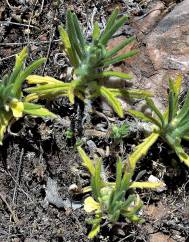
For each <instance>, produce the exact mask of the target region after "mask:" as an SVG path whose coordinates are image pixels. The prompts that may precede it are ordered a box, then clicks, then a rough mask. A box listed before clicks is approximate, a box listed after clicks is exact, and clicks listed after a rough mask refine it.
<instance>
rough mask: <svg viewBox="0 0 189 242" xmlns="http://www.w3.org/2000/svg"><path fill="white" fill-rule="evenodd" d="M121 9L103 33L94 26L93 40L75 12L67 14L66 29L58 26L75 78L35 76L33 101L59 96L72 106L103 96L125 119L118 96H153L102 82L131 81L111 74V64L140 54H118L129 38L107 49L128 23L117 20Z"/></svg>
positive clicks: (32, 78) (121, 19)
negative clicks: (116, 79)
mask: <svg viewBox="0 0 189 242" xmlns="http://www.w3.org/2000/svg"><path fill="white" fill-rule="evenodd" d="M118 14H119V10H118V8H116V9H115V10H114V12H113V13H112V15H111V16H110V18H109V19H108V21H107V25H106V27H105V29H104V31H101V30H100V28H99V25H98V23H97V22H96V23H95V24H94V29H93V32H92V41H91V42H89V41H88V40H87V38H86V37H85V36H84V33H83V30H82V28H81V26H80V24H79V21H78V18H77V16H76V15H75V13H72V12H71V11H67V21H66V27H65V28H64V27H63V26H60V27H59V32H60V38H61V40H62V42H63V44H64V50H65V52H66V54H67V56H68V58H69V61H70V64H71V65H72V66H73V69H74V73H73V77H74V79H73V80H72V81H71V82H70V83H65V82H62V81H58V80H56V79H54V78H50V77H39V76H36V75H32V76H29V77H28V78H27V80H28V83H29V84H37V86H36V87H31V88H27V89H26V91H27V92H29V93H31V98H34V99H35V98H36V97H37V98H52V97H56V96H68V98H69V100H70V102H71V104H73V103H74V101H75V97H76V96H77V97H78V98H79V99H81V100H82V101H84V100H85V99H90V100H91V99H94V98H97V97H103V98H105V100H106V101H107V102H108V103H109V104H110V106H112V108H113V109H114V111H115V112H116V113H117V114H118V115H119V116H120V117H123V116H124V113H123V108H122V106H121V103H120V101H119V99H118V97H126V98H143V97H145V96H151V94H150V93H149V92H147V91H143V90H137V89H134V90H131V89H123V88H108V87H106V86H105V85H103V81H104V80H105V81H106V79H107V78H109V77H118V78H121V79H131V78H132V77H131V75H130V74H126V73H122V72H117V71H111V70H110V68H111V65H113V64H116V63H119V62H120V61H123V60H125V59H127V58H129V57H132V56H134V55H135V54H137V53H138V50H136V49H135V50H131V51H129V52H127V53H125V54H122V55H120V54H119V51H120V50H122V49H123V48H124V47H125V46H126V45H128V44H130V43H131V42H132V41H134V38H133V37H130V38H126V39H125V40H123V42H121V43H120V44H118V45H117V46H116V47H115V48H113V49H112V50H108V48H107V44H108V42H109V40H110V39H111V38H112V37H113V35H114V34H115V32H116V31H117V30H118V29H119V28H121V27H122V26H123V25H124V24H125V22H126V21H127V16H122V17H119V18H118Z"/></svg>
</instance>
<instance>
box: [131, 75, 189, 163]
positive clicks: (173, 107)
mask: <svg viewBox="0 0 189 242" xmlns="http://www.w3.org/2000/svg"><path fill="white" fill-rule="evenodd" d="M181 82H182V77H181V76H179V77H178V78H177V79H176V80H175V81H173V80H169V95H168V108H167V110H166V111H165V113H161V112H160V111H159V109H158V107H156V105H155V104H154V102H153V100H152V99H151V98H146V103H147V105H148V106H149V108H150V109H151V110H152V111H153V112H154V114H155V117H151V116H149V115H145V114H144V113H141V112H138V111H135V110H129V113H130V114H132V115H133V116H135V117H137V118H139V119H141V120H143V121H145V122H149V123H151V124H153V125H152V130H153V132H152V134H151V135H150V136H149V137H147V138H146V139H145V140H144V142H143V143H142V144H140V145H138V146H137V147H136V149H135V151H134V153H133V154H132V155H131V156H130V159H131V160H132V159H134V160H138V159H139V158H140V157H142V156H143V155H145V154H146V153H147V152H148V150H149V148H150V147H151V146H152V145H153V144H154V143H155V142H156V140H157V139H158V137H161V138H162V139H163V140H164V141H165V142H166V143H167V144H168V145H169V146H170V147H171V148H172V149H173V151H174V152H175V153H176V154H177V156H178V157H179V159H180V161H182V162H184V163H185V164H186V165H187V166H188V167H189V156H188V155H187V154H186V152H185V151H184V149H183V147H182V146H181V141H182V139H186V140H189V91H188V93H187V95H186V98H185V101H184V104H183V105H182V107H180V106H179V94H180V91H181Z"/></svg>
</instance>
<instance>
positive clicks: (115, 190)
mask: <svg viewBox="0 0 189 242" xmlns="http://www.w3.org/2000/svg"><path fill="white" fill-rule="evenodd" d="M78 151H79V154H80V156H81V158H82V160H83V165H84V166H85V167H86V168H87V169H88V171H89V173H90V176H91V185H90V187H85V188H84V190H83V192H89V191H92V196H89V197H87V198H86V199H85V201H84V209H85V211H86V212H87V213H92V214H94V218H93V219H91V220H90V221H89V223H90V224H92V230H91V232H90V233H89V238H93V237H95V236H96V235H97V234H98V233H99V231H100V226H101V223H102V221H107V222H108V223H110V224H112V225H113V224H115V223H116V222H117V221H118V220H119V218H120V217H121V216H122V217H124V218H125V219H126V220H127V221H131V222H139V223H141V222H143V219H141V218H140V216H139V214H138V212H139V211H140V210H141V208H142V205H143V203H142V201H141V199H140V198H139V196H138V195H137V194H136V193H135V192H134V191H133V190H134V189H135V188H141V189H142V188H157V187H159V186H162V185H163V184H162V183H161V182H159V183H154V182H134V181H132V177H133V173H134V170H135V165H136V163H133V164H128V167H126V168H125V165H126V164H124V165H123V162H122V161H121V160H120V159H118V161H117V172H116V181H115V182H108V181H107V177H106V179H105V178H104V176H105V175H104V174H103V175H102V161H101V159H96V160H95V161H92V160H90V158H89V157H88V156H87V154H86V153H85V152H84V150H83V149H82V148H81V147H78ZM128 191H130V193H128ZM129 194H130V195H129Z"/></svg>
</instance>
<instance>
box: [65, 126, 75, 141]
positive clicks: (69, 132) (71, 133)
mask: <svg viewBox="0 0 189 242" xmlns="http://www.w3.org/2000/svg"><path fill="white" fill-rule="evenodd" d="M65 135H66V139H72V138H73V137H74V132H73V131H72V129H70V128H68V129H67V130H66V132H65Z"/></svg>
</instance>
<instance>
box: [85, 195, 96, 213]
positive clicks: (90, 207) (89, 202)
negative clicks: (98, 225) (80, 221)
mask: <svg viewBox="0 0 189 242" xmlns="http://www.w3.org/2000/svg"><path fill="white" fill-rule="evenodd" d="M84 209H85V211H86V212H87V213H91V212H93V211H95V210H99V209H100V203H97V202H96V201H95V200H94V199H93V198H92V197H88V198H86V199H85V201H84Z"/></svg>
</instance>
